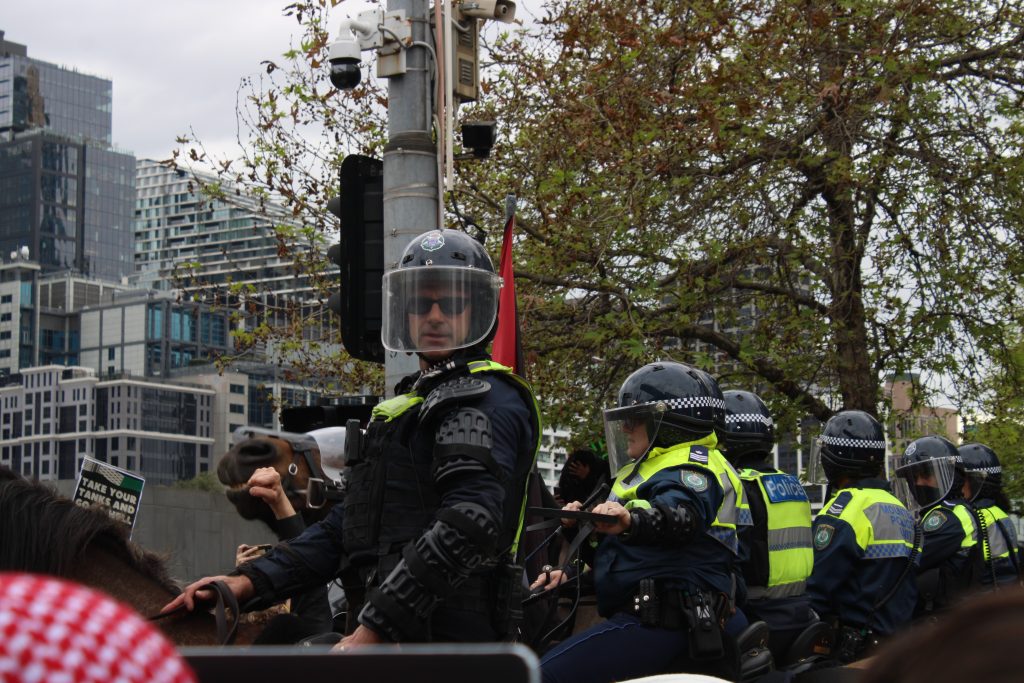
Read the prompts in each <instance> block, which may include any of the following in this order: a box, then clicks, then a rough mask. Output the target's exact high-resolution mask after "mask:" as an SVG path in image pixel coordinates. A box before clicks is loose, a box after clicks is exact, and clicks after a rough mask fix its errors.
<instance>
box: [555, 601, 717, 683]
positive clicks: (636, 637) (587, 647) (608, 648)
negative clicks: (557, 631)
mask: <svg viewBox="0 0 1024 683" xmlns="http://www.w3.org/2000/svg"><path fill="white" fill-rule="evenodd" d="M688 652H689V642H688V640H687V634H686V632H685V631H683V630H677V629H665V628H657V627H654V626H644V625H643V624H641V623H640V620H639V619H637V618H636V617H634V616H632V615H629V614H622V613H619V614H616V615H614V616H613V617H611V618H610V619H608V620H607V621H604V622H602V623H600V624H597V625H595V626H593V627H591V628H589V629H587V630H586V631H584V632H583V633H580V634H577V635H575V636H573V637H572V638H569V639H568V640H566V641H563V642H561V643H559V644H558V645H556V646H555V647H553V648H551V649H550V650H548V651H547V652H546V653H545V654H544V656H543V657H542V658H541V660H540V670H541V677H542V679H543V681H544V683H608V682H610V681H621V680H626V679H629V678H640V677H642V676H653V675H655V674H661V673H666V672H670V671H700V672H702V673H703V672H707V671H708V666H709V664H712V666H716V665H715V664H714V663H708V662H699V663H698V662H694V663H693V666H688V665H687V662H686V661H685V658H686V657H687V654H688Z"/></svg>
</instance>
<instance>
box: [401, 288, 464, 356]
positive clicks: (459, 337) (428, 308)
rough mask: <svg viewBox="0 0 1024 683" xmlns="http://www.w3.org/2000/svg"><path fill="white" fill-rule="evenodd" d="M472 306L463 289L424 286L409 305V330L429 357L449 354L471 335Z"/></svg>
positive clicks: (417, 344)
mask: <svg viewBox="0 0 1024 683" xmlns="http://www.w3.org/2000/svg"><path fill="white" fill-rule="evenodd" d="M471 308H472V306H471V305H470V301H469V297H468V296H466V294H465V293H464V292H461V291H460V292H454V291H452V289H451V288H448V287H442V286H438V285H434V286H430V285H427V286H424V287H421V288H420V290H419V293H418V294H417V295H416V296H415V297H414V298H413V299H412V300H411V301H409V304H408V307H407V313H408V315H409V331H410V334H411V335H412V341H413V343H414V344H415V345H416V347H417V348H419V349H424V351H422V352H421V355H422V356H423V357H425V358H427V359H429V360H442V359H444V358H447V357H448V356H450V355H451V353H452V351H451V350H452V349H453V348H456V347H458V346H460V345H461V344H462V343H463V342H464V341H465V340H466V336H467V335H468V334H469V321H470V315H471V314H472V311H471V310H470V309H471ZM429 349H439V350H438V351H430V350H429Z"/></svg>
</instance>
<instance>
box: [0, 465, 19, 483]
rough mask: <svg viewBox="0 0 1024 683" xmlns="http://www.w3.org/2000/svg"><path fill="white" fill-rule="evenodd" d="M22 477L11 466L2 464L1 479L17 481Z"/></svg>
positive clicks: (0, 466)
mask: <svg viewBox="0 0 1024 683" xmlns="http://www.w3.org/2000/svg"><path fill="white" fill-rule="evenodd" d="M17 479H21V477H19V476H18V474H17V473H16V472H15V471H14V470H12V469H11V468H10V467H6V466H4V465H0V481H15V480H17Z"/></svg>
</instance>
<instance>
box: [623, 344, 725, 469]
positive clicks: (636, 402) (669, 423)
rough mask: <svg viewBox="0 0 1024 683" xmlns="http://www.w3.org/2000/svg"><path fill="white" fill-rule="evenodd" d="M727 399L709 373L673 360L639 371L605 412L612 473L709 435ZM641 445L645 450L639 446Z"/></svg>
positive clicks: (719, 419)
mask: <svg viewBox="0 0 1024 683" xmlns="http://www.w3.org/2000/svg"><path fill="white" fill-rule="evenodd" d="M724 414H725V400H724V399H723V398H722V390H721V389H719V387H718V383H717V382H716V381H715V380H714V379H713V378H712V377H711V376H710V375H708V374H707V373H705V372H702V371H700V370H697V369H696V368H693V367H690V366H689V365H684V364H683V363H676V362H674V361H659V362H656V363H650V364H648V365H645V366H643V367H642V368H640V369H639V370H637V371H636V372H634V373H633V374H632V375H630V376H629V377H627V378H626V381H625V382H623V383H622V387H621V388H620V389H619V396H618V401H617V407H615V408H609V409H608V410H605V411H604V424H605V435H606V437H607V444H608V462H609V465H610V466H611V468H612V472H613V473H614V472H616V471H618V469H619V468H620V467H621V466H622V465H624V464H626V463H627V462H628V461H629V460H631V459H633V460H635V459H637V458H640V457H642V456H643V455H645V454H646V452H647V450H649V449H650V448H651V447H656V448H666V447H669V446H673V445H675V444H678V443H685V442H687V441H696V440H698V439H702V438H704V437H707V436H709V435H710V434H713V433H714V432H715V431H716V429H717V428H719V426H720V425H722V424H724ZM641 442H642V443H645V444H646V447H645V448H640V447H639V446H638V444H640V443H641Z"/></svg>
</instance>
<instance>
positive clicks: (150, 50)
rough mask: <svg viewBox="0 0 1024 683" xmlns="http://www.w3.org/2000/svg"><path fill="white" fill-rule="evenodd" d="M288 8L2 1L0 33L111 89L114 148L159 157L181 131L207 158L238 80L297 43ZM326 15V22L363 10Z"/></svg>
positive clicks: (137, 0) (220, 136)
mask: <svg viewBox="0 0 1024 683" xmlns="http://www.w3.org/2000/svg"><path fill="white" fill-rule="evenodd" d="M287 4H288V0H174V2H153V1H151V0H34V1H28V2H5V3H4V8H3V11H2V12H0V30H2V31H4V32H5V38H6V39H7V40H9V41H13V42H15V43H21V44H22V45H27V46H28V56H29V57H33V58H35V59H39V60H42V61H46V62H52V63H56V64H60V65H63V66H69V67H74V68H76V69H78V70H79V71H82V72H85V73H88V74H92V75H95V76H101V77H103V78H108V79H110V80H112V81H113V83H114V111H113V115H114V135H113V141H114V144H115V145H116V146H117V147H119V148H121V149H124V150H127V151H129V152H133V153H134V154H135V156H136V157H138V158H154V159H164V158H167V157H168V156H170V153H171V150H172V149H173V148H174V147H175V142H174V140H175V138H176V137H177V136H178V135H180V134H182V133H187V132H188V131H189V128H190V127H191V128H193V129H194V130H195V133H196V135H197V136H198V137H199V138H200V139H201V140H202V141H203V142H204V143H205V144H206V146H207V149H208V150H210V151H211V152H215V153H217V155H218V156H219V155H220V153H225V152H226V153H231V155H232V156H235V155H234V153H233V150H235V149H237V143H236V142H235V130H236V123H235V99H236V94H237V91H238V84H239V81H240V80H241V79H242V78H243V77H244V76H248V75H252V74H255V73H258V72H260V70H261V67H260V62H261V61H263V60H265V59H275V58H277V57H278V56H279V55H280V54H281V53H283V52H285V51H286V50H287V49H288V46H289V39H290V37H291V36H292V35H293V34H294V35H296V36H298V25H297V23H296V22H295V19H294V18H293V17H285V16H283V15H282V13H281V10H282V8H283V7H285V6H286V5H287ZM365 6H366V5H365V3H364V2H359V1H358V0H355V1H349V2H343V3H342V4H340V5H338V6H337V7H336V8H334V10H333V12H332V15H331V24H332V25H333V24H334V23H335V21H337V22H340V21H341V19H343V18H344V17H345V16H346V15H348V14H352V15H355V14H357V13H358V11H359V10H360V9H363V8H365Z"/></svg>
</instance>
